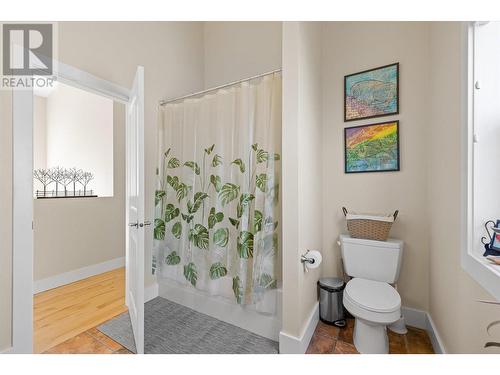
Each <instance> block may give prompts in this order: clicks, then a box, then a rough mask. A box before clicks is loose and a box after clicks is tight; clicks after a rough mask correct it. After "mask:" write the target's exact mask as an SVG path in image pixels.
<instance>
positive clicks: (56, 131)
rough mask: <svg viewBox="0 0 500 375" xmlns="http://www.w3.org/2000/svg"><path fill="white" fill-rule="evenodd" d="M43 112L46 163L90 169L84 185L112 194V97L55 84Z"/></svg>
mask: <svg viewBox="0 0 500 375" xmlns="http://www.w3.org/2000/svg"><path fill="white" fill-rule="evenodd" d="M46 116H47V126H46V129H47V132H46V150H47V154H46V160H47V167H48V168H51V167H57V166H61V167H64V168H73V167H76V168H79V169H82V170H84V171H87V172H91V173H93V174H94V179H93V180H92V181H91V182H90V183H89V185H88V186H87V189H89V190H90V189H92V190H93V191H94V194H96V195H98V196H100V197H110V196H113V100H111V99H109V98H105V97H103V96H101V95H96V94H94V93H91V92H88V91H85V90H82V89H79V88H75V87H71V86H67V85H64V84H59V85H57V87H56V88H55V89H54V90H53V91H52V92H51V93H50V95H49V96H48V98H47V111H46ZM34 125H35V126H36V123H35V124H34ZM120 125H121V127H123V126H124V125H123V124H120ZM34 141H35V142H36V141H37V139H36V138H35V139H34ZM34 148H36V147H35V145H34ZM117 157H120V158H124V155H123V154H120V155H117ZM119 183H121V182H119ZM80 188H81V187H79V188H78V189H80ZM70 190H73V187H72V186H71V187H70Z"/></svg>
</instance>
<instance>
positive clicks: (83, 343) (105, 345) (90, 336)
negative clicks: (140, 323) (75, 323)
mask: <svg viewBox="0 0 500 375" xmlns="http://www.w3.org/2000/svg"><path fill="white" fill-rule="evenodd" d="M43 354H133V353H132V352H130V351H129V350H128V349H126V348H124V347H123V346H121V345H120V344H119V343H117V342H116V341H114V340H112V339H110V338H109V337H108V336H106V335H105V334H104V333H102V332H100V331H99V330H98V329H97V328H91V329H89V330H88V331H85V332H83V333H80V334H79V335H77V336H75V337H72V338H70V339H69V340H66V341H64V342H62V343H60V344H59V345H56V346H54V347H53V348H50V349H49V350H47V351H45V352H43Z"/></svg>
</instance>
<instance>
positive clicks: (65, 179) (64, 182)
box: [59, 169, 73, 197]
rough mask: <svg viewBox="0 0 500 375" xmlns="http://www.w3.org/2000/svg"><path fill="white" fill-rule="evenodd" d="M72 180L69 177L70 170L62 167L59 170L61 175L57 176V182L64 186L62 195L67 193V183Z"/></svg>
mask: <svg viewBox="0 0 500 375" xmlns="http://www.w3.org/2000/svg"><path fill="white" fill-rule="evenodd" d="M72 181H73V179H72V178H71V174H70V171H69V170H67V169H63V170H62V172H61V177H60V178H59V182H60V183H61V185H62V186H64V196H65V197H66V196H67V195H68V185H69V184H70V183H71V182H72Z"/></svg>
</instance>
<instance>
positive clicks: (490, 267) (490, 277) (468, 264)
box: [462, 253, 500, 301]
mask: <svg viewBox="0 0 500 375" xmlns="http://www.w3.org/2000/svg"><path fill="white" fill-rule="evenodd" d="M462 268H463V269H464V270H465V271H467V273H468V274H469V275H470V276H471V277H472V278H473V279H474V280H476V281H477V282H478V283H479V284H480V285H481V286H482V287H483V288H484V289H485V290H486V291H487V292H488V293H490V294H491V295H492V296H493V297H494V298H495V299H496V300H497V301H500V266H497V265H495V264H492V263H490V262H489V261H488V260H486V259H485V258H483V257H482V256H478V255H473V254H470V253H467V254H464V255H463V256H462Z"/></svg>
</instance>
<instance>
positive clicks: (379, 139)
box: [345, 121, 399, 173]
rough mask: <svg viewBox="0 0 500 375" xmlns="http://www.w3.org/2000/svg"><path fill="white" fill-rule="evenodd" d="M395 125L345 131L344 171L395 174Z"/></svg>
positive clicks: (396, 163) (396, 139)
mask: <svg viewBox="0 0 500 375" xmlns="http://www.w3.org/2000/svg"><path fill="white" fill-rule="evenodd" d="M398 126H399V123H398V121H393V122H386V123H381V124H374V125H365V126H356V127H352V128H346V129H345V157H346V160H345V171H346V173H353V172H375V171H397V170H399V145H398V142H399V141H398V138H399V137H398Z"/></svg>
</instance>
